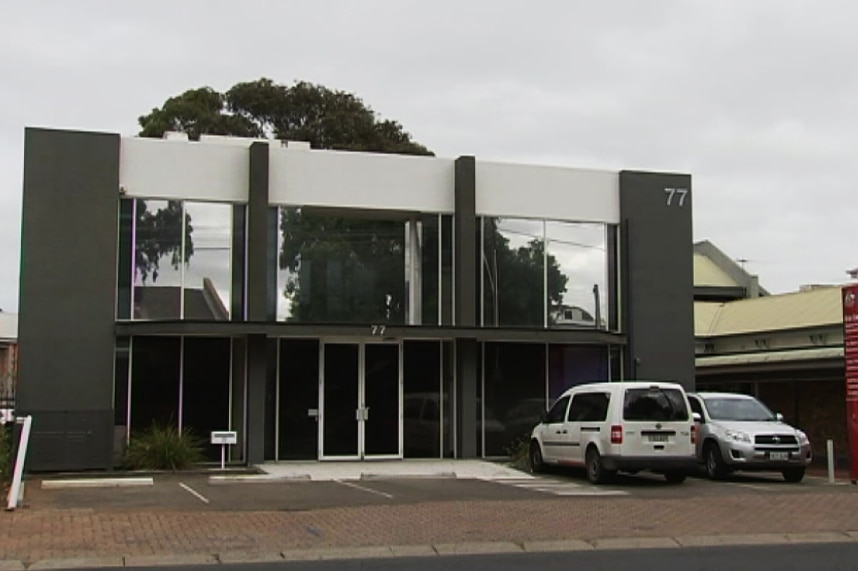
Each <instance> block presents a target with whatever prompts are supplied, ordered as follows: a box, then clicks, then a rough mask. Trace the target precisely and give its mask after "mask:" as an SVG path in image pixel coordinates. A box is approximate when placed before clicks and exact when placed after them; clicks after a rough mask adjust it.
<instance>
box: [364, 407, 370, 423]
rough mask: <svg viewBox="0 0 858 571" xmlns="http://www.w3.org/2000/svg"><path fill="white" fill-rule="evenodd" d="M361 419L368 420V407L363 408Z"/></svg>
mask: <svg viewBox="0 0 858 571" xmlns="http://www.w3.org/2000/svg"><path fill="white" fill-rule="evenodd" d="M363 419H364V420H369V407H368V406H365V407H363Z"/></svg>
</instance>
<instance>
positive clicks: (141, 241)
mask: <svg viewBox="0 0 858 571" xmlns="http://www.w3.org/2000/svg"><path fill="white" fill-rule="evenodd" d="M23 190H24V196H23V219H22V261H21V289H20V358H19V390H18V410H19V413H23V414H32V415H33V418H34V421H33V432H32V437H31V449H30V454H29V460H30V462H31V468H32V469H35V470H61V469H110V468H111V467H113V466H114V465H115V463H116V462H117V459H118V458H120V457H121V456H120V455H121V452H122V448H123V446H124V445H125V444H127V442H128V441H129V440H130V439H133V438H134V437H135V434H137V433H138V432H139V431H140V430H143V429H146V428H147V427H148V426H150V425H151V423H153V422H159V423H172V424H175V425H177V426H179V427H182V428H186V429H190V430H193V431H195V432H197V433H198V434H200V435H201V436H204V437H207V436H208V434H209V433H210V431H213V430H234V431H237V432H238V435H239V439H238V445H237V446H235V447H233V448H232V449H231V450H230V461H231V462H234V463H248V464H255V463H260V462H263V461H278V460H280V461H282V460H299V459H300V460H329V459H354V460H362V459H370V458H391V459H398V458H421V457H433V458H475V457H498V456H505V455H506V454H507V447H508V446H509V445H510V444H512V443H513V442H514V441H515V440H516V439H517V438H518V437H520V436H521V435H523V434H525V433H526V432H528V431H529V428H530V427H531V426H532V424H533V422H534V419H535V418H538V416H539V414H540V412H541V411H543V410H544V409H545V407H546V405H547V404H548V403H549V402H550V401H551V400H552V399H553V398H555V397H556V396H557V395H559V394H560V393H561V392H562V391H563V390H565V389H566V388H567V387H570V386H572V385H575V384H578V383H582V382H585V381H593V380H618V379H623V378H641V379H659V380H663V379H668V380H676V381H679V382H681V383H683V384H684V385H685V386H686V387H688V388H692V387H693V384H694V315H693V266H692V264H693V262H692V258H693V256H692V215H691V211H692V208H691V207H692V199H691V177H690V176H689V175H686V174H671V173H652V172H638V171H621V172H611V171H596V170H583V169H573V168H558V167H548V166H535V165H518V164H506V163H498V162H491V161H482V160H478V159H475V158H474V157H471V156H462V157H459V158H455V159H452V158H450V159H448V158H436V157H414V156H400V155H389V154H372V153H351V152H338V151H321V150H310V148H309V147H308V145H307V144H305V143H292V142H289V143H285V142H280V141H269V140H249V139H237V138H227V137H215V136H203V137H202V138H201V140H200V141H198V142H196V141H188V140H187V139H186V138H184V139H183V138H182V136H180V135H171V136H169V137H166V138H165V139H143V138H136V137H121V136H120V135H117V134H111V133H93V132H73V131H61V130H50V129H27V130H26V133H25V152H24V189H23ZM668 316H669V318H668ZM208 452H209V454H210V455H211V458H212V459H215V458H217V457H218V454H219V452H218V450H216V449H214V448H213V447H212V448H211V449H210V450H209V451H208Z"/></svg>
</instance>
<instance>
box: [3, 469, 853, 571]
mask: <svg viewBox="0 0 858 571" xmlns="http://www.w3.org/2000/svg"><path fill="white" fill-rule="evenodd" d="M439 485H441V486H443V485H444V483H443V481H441V480H439ZM788 489H789V490H790V491H784V492H778V491H777V490H775V491H766V492H760V493H751V492H753V490H751V491H749V493H743V494H740V495H739V494H734V495H731V494H725V495H723V496H719V497H711V496H707V497H676V498H674V497H667V498H641V497H631V496H618V497H593V496H590V497H556V496H555V497H551V496H544V497H541V498H539V499H536V500H521V499H516V500H491V501H486V500H483V501H468V500H466V501H426V502H421V503H415V504H407V505H362V506H351V507H334V508H326V509H309V510H298V511H274V510H271V511H235V510H233V511H217V510H211V509H209V510H203V509H200V510H199V511H193V510H190V511H189V510H187V509H185V510H177V509H175V508H173V509H171V507H170V506H159V507H154V508H146V509H141V508H134V509H133V510H118V509H115V508H114V509H100V508H98V507H96V506H94V507H91V508H84V509H81V508H75V509H67V508H58V507H56V506H54V505H52V504H50V503H49V502H40V501H39V498H38V495H37V497H36V498H35V500H34V501H33V502H32V504H31V505H30V507H28V508H24V509H19V510H16V511H14V512H5V513H2V514H0V571H4V570H7V569H51V568H54V569H56V568H74V567H102V566H114V567H118V566H126V567H137V566H151V565H165V564H182V563H188V564H194V563H196V564H199V563H210V564H213V565H215V564H218V563H232V562H263V561H285V560H312V559H320V560H321V559H349V558H369V557H397V556H440V555H446V554H471V553H502V552H526V551H549V550H581V549H588V550H589V549H622V548H672V549H682V548H687V547H694V546H702V545H743V544H786V543H808V542H852V541H858V493H856V491H855V487H853V486H848V485H845V486H844V485H841V486H831V487H830V488H814V489H812V490H811V489H810V488H808V491H807V492H802V493H795V492H794V491H791V490H792V489H793V488H788Z"/></svg>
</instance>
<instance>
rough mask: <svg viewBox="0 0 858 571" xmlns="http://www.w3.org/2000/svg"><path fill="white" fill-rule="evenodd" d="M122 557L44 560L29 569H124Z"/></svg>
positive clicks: (33, 564)
mask: <svg viewBox="0 0 858 571" xmlns="http://www.w3.org/2000/svg"><path fill="white" fill-rule="evenodd" d="M123 564H124V563H123V558H122V557H71V558H66V559H42V560H41V561H36V562H34V563H32V564H31V565H30V566H29V567H27V568H28V569H80V568H91V567H122V566H123Z"/></svg>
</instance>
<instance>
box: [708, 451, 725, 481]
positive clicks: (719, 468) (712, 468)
mask: <svg viewBox="0 0 858 571" xmlns="http://www.w3.org/2000/svg"><path fill="white" fill-rule="evenodd" d="M703 458H704V461H705V462H706V475H707V476H709V479H710V480H723V479H724V477H725V476H726V475H727V467H726V466H725V465H724V459H723V458H722V457H721V450H720V449H719V448H718V445H717V444H715V443H714V442H708V443H707V444H706V447H705V448H704V455H703Z"/></svg>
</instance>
